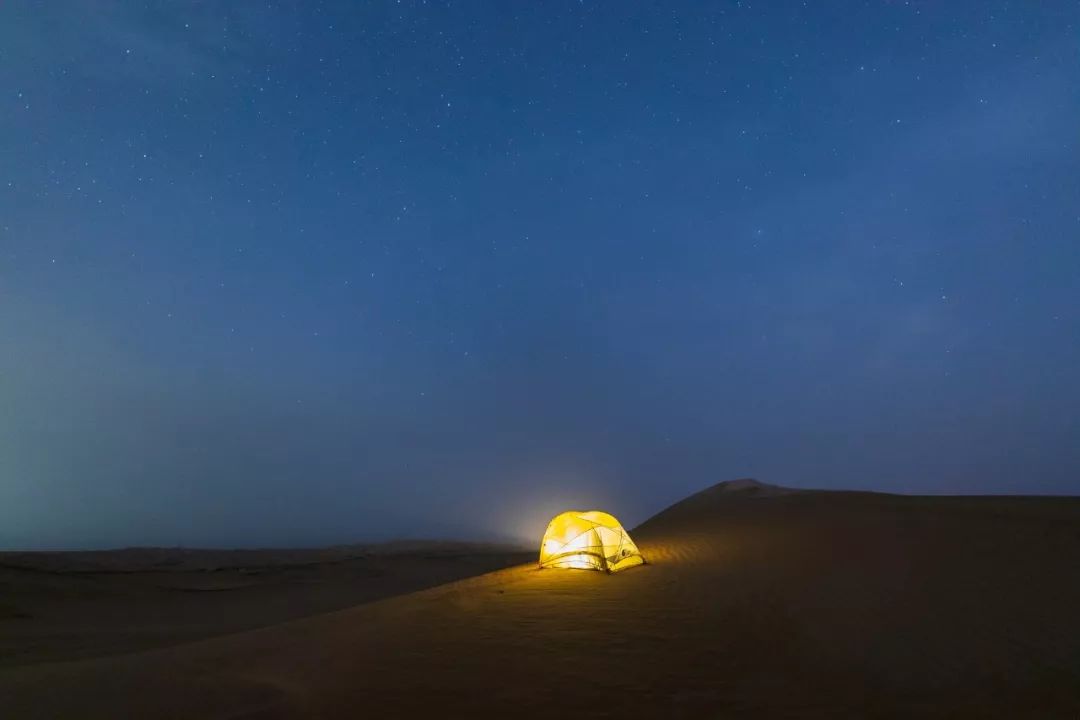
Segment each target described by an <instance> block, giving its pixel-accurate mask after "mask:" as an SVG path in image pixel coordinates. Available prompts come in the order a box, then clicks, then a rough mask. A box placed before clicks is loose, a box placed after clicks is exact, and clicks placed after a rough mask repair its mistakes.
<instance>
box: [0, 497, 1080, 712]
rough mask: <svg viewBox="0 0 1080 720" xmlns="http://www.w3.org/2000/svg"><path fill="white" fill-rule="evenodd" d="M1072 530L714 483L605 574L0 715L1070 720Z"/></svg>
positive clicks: (303, 636) (237, 647) (504, 588)
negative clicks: (634, 555) (634, 558)
mask: <svg viewBox="0 0 1080 720" xmlns="http://www.w3.org/2000/svg"><path fill="white" fill-rule="evenodd" d="M780 490H784V489H783V488H781V489H780ZM1077 527H1080V498H1023V497H1020V498H1017V497H1013V498H1000V497H996V498H995V497H985V498H978V497H976V498H971V497H967V498H945V497H908V496H896V495H881V494H874V493H836V492H819V491H798V492H773V491H772V490H771V489H770V488H768V486H762V485H761V484H759V483H753V484H751V483H749V482H746V481H738V482H733V483H721V484H719V485H716V486H713V487H711V488H707V489H706V490H704V491H702V492H700V493H697V494H695V495H693V496H691V497H689V498H687V499H685V500H684V501H681V502H679V503H675V504H674V505H672V506H671V507H669V508H667V509H666V510H664V511H662V512H660V513H658V514H657V515H656V516H654V517H653V518H651V519H649V520H648V521H646V522H645V523H642V524H641V525H640V526H639V527H638V528H636V529H634V530H632V531H631V532H632V533H633V535H634V538H635V540H636V541H637V543H638V545H639V546H640V548H641V550H642V552H643V553H644V554H645V556H646V557H647V558H648V559H649V562H650V564H648V565H645V566H641V567H636V568H633V569H631V570H629V571H627V572H625V573H618V574H616V575H605V574H602V573H593V572H584V571H576V570H566V571H556V570H537V569H536V567H535V563H532V562H530V563H528V564H525V565H521V566H518V567H515V568H511V569H507V570H501V571H497V572H494V573H489V574H486V575H481V576H477V577H474V578H471V579H467V580H461V581H458V582H454V583H450V584H447V585H442V586H439V587H435V588H431V589H429V590H424V591H421V592H417V593H412V594H409V595H404V596H400V597H396V598H390V599H387V600H383V601H380V602H375V603H371V604H368V605H363V606H358V607H354V608H350V609H347V610H342V611H339V612H334V613H329V614H324V615H319V616H315V617H310V618H306V619H303V620H298V621H294V622H289V623H285V624H282V625H278V626H274V627H268V628H264V629H261V630H256V631H252V632H246V633H240V634H236V635H231V636H227V637H219V638H215V639H211V640H206V641H202V642H197V643H191V644H188V645H184V646H178V647H174V648H166V649H163V650H156V651H151V652H144V653H138V654H133V655H126V656H118V657H112V658H103V659H98V660H90V661H84V662H74V663H61V664H55V665H45V666H39V667H27V668H8V669H3V670H0V707H4V708H10V709H11V714H12V717H20V718H24V717H27V718H32V717H90V718H95V717H101V718H114V717H157V718H191V717H200V718H203V717H209V718H214V717H234V718H235V717H262V718H289V717H321V718H347V717H355V716H357V714H372V715H379V716H399V717H402V716H408V717H412V716H424V715H425V714H428V715H430V714H432V713H436V714H438V715H440V716H447V717H496V716H501V715H504V714H505V715H512V716H514V717H518V718H531V717H537V718H541V717H543V718H550V717H554V716H559V714H560V713H564V712H566V711H567V708H573V709H580V708H588V710H589V712H588V713H584V714H585V715H590V716H599V717H621V718H627V717H642V718H653V717H676V718H677V717H687V718H689V717H695V718H696V717H819V718H835V717H913V716H918V717H939V718H952V717H958V716H966V717H1002V718H1006V717H1007V718H1016V717H1076V716H1078V714H1080V614H1078V613H1077V612H1076V608H1077V607H1080V534H1078V533H1077V532H1076V528H1077ZM495 669H497V672H494V673H493V670H495ZM584 678H587V681H586V680H584Z"/></svg>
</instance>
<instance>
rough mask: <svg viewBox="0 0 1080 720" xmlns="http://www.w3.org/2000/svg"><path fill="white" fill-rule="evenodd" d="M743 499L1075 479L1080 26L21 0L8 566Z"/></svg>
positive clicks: (780, 11) (2, 475)
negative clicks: (755, 493) (802, 491)
mask: <svg viewBox="0 0 1080 720" xmlns="http://www.w3.org/2000/svg"><path fill="white" fill-rule="evenodd" d="M823 6H828V7H823ZM742 476H753V477H757V478H758V479H760V480H762V481H766V482H772V483H777V484H783V485H792V486H798V487H827V488H857V489H869V490H882V491H899V492H921V493H954V492H955V493H972V492H985V493H1069V494H1075V493H1080V5H1078V4H1077V3H1075V2H1066V1H1064V0H1062V1H1061V2H994V1H989V0H973V1H970V2H959V1H957V2H936V1H934V2H931V1H930V0H926V1H925V2H916V1H914V0H913V1H911V2H900V1H895V2H866V3H854V2H851V3H817V2H808V3H796V2H764V1H763V2H756V3H748V2H741V3H740V2H715V3H705V2H701V3H668V2H656V3H623V2H568V3H567V2H543V3H537V2H509V1H495V0H492V1H490V2H452V3H451V2H411V1H410V2H387V3H370V4H362V3H353V2H340V3H323V4H317V3H308V2H304V3H300V2H297V3H281V4H278V3H270V4H268V5H267V4H266V3H261V4H256V3H218V2H188V3H183V2H171V3H149V4H148V5H140V4H137V3H133V2H120V1H117V2H112V3H109V2H104V1H102V2H97V1H95V2H75V1H74V0H73V1H71V2H41V3H31V2H14V3H11V2H4V3H3V4H2V6H0V547H61V546H62V547H100V546H117V545H131V544H140V545H175V544H187V545H238V546H244V545H267V544H272V545H293V544H316V543H332V542H348V541H356V540H368V539H380V538H389V537H401V536H409V537H417V536H422V537H462V538H469V537H476V538H500V537H521V538H527V539H529V540H530V541H531V540H534V539H536V538H538V537H539V534H540V532H541V531H542V528H543V524H544V523H545V522H546V520H547V519H548V518H549V517H550V516H551V515H552V514H554V513H555V512H556V511H559V510H562V509H566V508H568V507H581V508H584V507H600V508H603V509H606V510H609V511H611V512H613V513H615V514H616V515H618V516H619V517H620V518H621V519H622V520H623V521H624V522H625V523H626V524H627V525H628V526H632V525H633V524H635V523H636V522H640V521H641V520H643V519H645V518H646V517H648V516H649V515H651V514H652V513H653V512H655V511H657V510H659V509H661V508H662V507H664V506H665V505H667V504H669V503H671V502H673V501H675V500H677V499H679V498H681V497H683V496H685V495H687V494H689V493H691V492H694V491H696V490H699V489H701V488H703V487H705V486H706V485H709V484H711V483H714V482H717V481H720V480H725V479H732V478H737V477H742Z"/></svg>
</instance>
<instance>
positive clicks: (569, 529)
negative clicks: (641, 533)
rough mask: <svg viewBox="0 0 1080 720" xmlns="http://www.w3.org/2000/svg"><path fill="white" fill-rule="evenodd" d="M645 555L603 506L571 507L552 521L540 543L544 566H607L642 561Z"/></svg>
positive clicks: (615, 567) (609, 569) (610, 569)
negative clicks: (579, 508) (594, 507)
mask: <svg viewBox="0 0 1080 720" xmlns="http://www.w3.org/2000/svg"><path fill="white" fill-rule="evenodd" d="M644 562H645V558H643V557H642V556H641V551H639V550H638V549H637V545H635V544H634V541H633V540H631V539H630V535H629V534H628V533H627V532H626V531H625V530H623V526H622V525H620V524H619V521H618V520H616V519H615V518H614V517H612V516H611V515H608V514H607V513H606V512H600V511H599V510H589V511H588V512H582V511H580V510H569V511H567V512H564V513H562V514H561V515H556V516H555V517H554V518H553V519H552V520H551V522H550V523H548V526H547V531H546V532H545V533H544V539H543V541H542V542H541V543H540V567H542V568H582V569H585V570H606V571H607V572H609V573H613V572H618V571H620V570H625V569H626V568H629V567H634V566H635V565H641V564H642V563H644Z"/></svg>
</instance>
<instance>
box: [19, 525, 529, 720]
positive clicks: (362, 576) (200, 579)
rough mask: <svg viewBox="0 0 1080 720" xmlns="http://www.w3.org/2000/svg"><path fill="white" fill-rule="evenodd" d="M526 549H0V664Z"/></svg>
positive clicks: (152, 641)
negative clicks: (5, 550)
mask: <svg viewBox="0 0 1080 720" xmlns="http://www.w3.org/2000/svg"><path fill="white" fill-rule="evenodd" d="M529 558H531V553H522V552H520V551H519V550H518V549H517V548H507V547H500V546H495V545H490V544H477V543H453V542H430V541H428V542H424V541H414V542H398V543H384V544H379V545H366V546H345V547H334V548H320V549H302V550H279V549H271V550H188V549H183V548H133V549H129V550H109V551H92V552H34V553H16V552H8V553H0V668H3V667H10V666H14V665H29V664H35V663H42V662H55V661H58V660H74V659H80V658H90V657H98V656H102V655H110V654H117V653H123V652H134V651H136V650H147V649H150V648H155V647H162V646H165V645H176V644H180V643H184V642H190V641H192V640H200V639H203V638H208V637H213V636H216V635H224V634H227V633H234V632H239V631H242V630H251V629H254V628H258V627H265V626H268V625H276V624H278V623H282V622H285V621H288V620H295V619H297V618H301V617H306V616H308V615H316V614H319V613H325V612H330V611H333V610H340V609H342V608H347V607H352V606H354V605H357V604H360V603H364V602H370V601H372V600H378V599H380V598H385V597H390V596H393V595H401V594H404V593H408V592H412V591H415V590H421V589H423V588H428V587H433V586H435V585H441V584H443V583H447V582H451V581H453V580H458V579H460V578H463V577H469V576H472V575H479V574H482V573H485V572H488V571H490V570H495V569H498V568H503V567H507V566H508V565H513V564H517V563H521V562H522V561H525V560H527V559H529ZM0 717H3V714H2V713H0Z"/></svg>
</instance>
